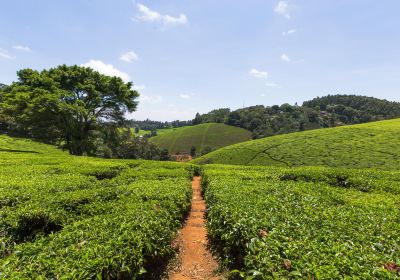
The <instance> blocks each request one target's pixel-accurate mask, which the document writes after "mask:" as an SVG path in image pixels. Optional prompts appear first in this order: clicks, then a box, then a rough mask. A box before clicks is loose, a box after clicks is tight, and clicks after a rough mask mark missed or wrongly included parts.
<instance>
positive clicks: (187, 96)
mask: <svg viewBox="0 0 400 280" xmlns="http://www.w3.org/2000/svg"><path fill="white" fill-rule="evenodd" d="M179 97H180V98H183V99H189V98H190V94H179Z"/></svg>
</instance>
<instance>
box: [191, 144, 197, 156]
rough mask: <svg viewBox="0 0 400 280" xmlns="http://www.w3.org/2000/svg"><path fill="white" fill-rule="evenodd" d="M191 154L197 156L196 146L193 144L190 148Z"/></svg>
mask: <svg viewBox="0 0 400 280" xmlns="http://www.w3.org/2000/svg"><path fill="white" fill-rule="evenodd" d="M190 156H191V157H195V156H196V147H195V146H192V147H191V148H190Z"/></svg>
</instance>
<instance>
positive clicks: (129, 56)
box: [119, 51, 139, 63]
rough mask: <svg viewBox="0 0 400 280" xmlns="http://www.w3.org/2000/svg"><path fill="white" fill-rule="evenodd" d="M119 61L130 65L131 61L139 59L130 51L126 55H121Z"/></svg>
mask: <svg viewBox="0 0 400 280" xmlns="http://www.w3.org/2000/svg"><path fill="white" fill-rule="evenodd" d="M119 59H120V60H122V61H125V62H129V63H131V62H133V61H136V60H138V59H139V57H138V55H137V54H136V53H135V52H133V51H130V52H127V53H124V54H122V55H121V56H120V57H119Z"/></svg>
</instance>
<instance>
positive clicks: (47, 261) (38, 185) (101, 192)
mask: <svg viewBox="0 0 400 280" xmlns="http://www.w3.org/2000/svg"><path fill="white" fill-rule="evenodd" d="M188 168H189V166H188V165H183V164H178V163H162V162H151V161H132V160H130V161H128V160H104V159H96V158H87V157H72V156H69V155H67V154H65V153H63V152H61V151H59V150H57V149H55V148H54V147H51V146H49V145H45V144H40V143H35V142H33V141H29V140H22V139H21V140H18V139H13V138H10V137H7V136H0V217H1V219H0V278H1V279H59V278H68V279H94V278H97V279H121V278H126V279H127V278H129V279H136V278H138V277H139V276H147V277H148V278H152V277H155V276H154V275H153V276H152V274H151V273H153V272H155V271H157V270H158V269H159V268H162V264H163V262H164V261H165V260H166V259H168V258H169V257H171V255H172V254H173V253H174V249H173V248H172V246H171V243H172V240H173V239H174V237H175V234H176V231H177V230H178V228H179V227H180V226H181V223H182V221H183V218H184V216H185V214H186V213H187V211H188V210H189V207H190V197H191V187H190V179H189V178H190V177H191V176H192V175H193V172H194V170H195V169H194V168H190V169H188ZM146 271H148V272H146Z"/></svg>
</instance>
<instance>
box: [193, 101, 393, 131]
mask: <svg viewBox="0 0 400 280" xmlns="http://www.w3.org/2000/svg"><path fill="white" fill-rule="evenodd" d="M395 117H400V103H398V102H390V101H387V100H381V99H377V98H372V97H366V96H358V95H328V96H325V97H318V98H315V99H313V100H310V101H306V102H304V103H303V105H302V106H297V105H290V104H282V105H280V106H279V105H273V106H263V105H257V106H251V107H247V108H243V109H238V110H235V111H232V112H230V111H229V109H217V110H213V111H211V112H209V113H207V114H203V115H200V114H197V115H196V117H195V119H194V120H193V123H196V124H199V123H206V122H224V123H226V124H228V125H233V126H237V127H242V128H245V129H248V130H250V131H252V132H253V137H254V138H262V137H266V136H272V135H276V134H284V133H290V132H296V131H303V130H309V129H316V128H323V127H334V126H339V125H344V124H358V123H365V122H369V121H378V120H384V119H391V118H395Z"/></svg>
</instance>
